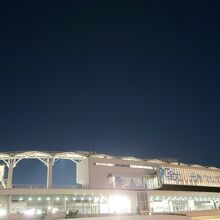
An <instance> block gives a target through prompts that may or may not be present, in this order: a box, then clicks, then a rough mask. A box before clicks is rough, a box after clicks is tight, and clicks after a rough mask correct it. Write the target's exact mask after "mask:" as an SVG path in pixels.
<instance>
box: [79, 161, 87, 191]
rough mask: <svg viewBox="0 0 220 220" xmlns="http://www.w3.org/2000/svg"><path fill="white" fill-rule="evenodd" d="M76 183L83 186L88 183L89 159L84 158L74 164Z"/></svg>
mask: <svg viewBox="0 0 220 220" xmlns="http://www.w3.org/2000/svg"><path fill="white" fill-rule="evenodd" d="M76 183H78V184H82V185H83V186H84V187H88V185H89V159H88V158H86V159H84V160H82V161H80V162H79V163H77V164H76Z"/></svg>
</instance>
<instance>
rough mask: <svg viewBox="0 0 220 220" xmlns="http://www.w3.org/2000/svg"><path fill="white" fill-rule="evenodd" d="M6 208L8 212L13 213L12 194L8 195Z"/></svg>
mask: <svg viewBox="0 0 220 220" xmlns="http://www.w3.org/2000/svg"><path fill="white" fill-rule="evenodd" d="M6 201H7V202H6V209H7V214H8V215H9V214H10V213H11V196H10V195H9V196H7V200H6Z"/></svg>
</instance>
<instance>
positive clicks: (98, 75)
mask: <svg viewBox="0 0 220 220" xmlns="http://www.w3.org/2000/svg"><path fill="white" fill-rule="evenodd" d="M219 9H220V6H219V4H218V1H164V0H161V1H156V0H154V1H144V0H143V1H141V0H133V1H129V0H127V1H123V0H120V1H119V0H117V1H114V0H111V1H103V0H102V1H93V0H88V1H83V0H78V1H58V0H53V1H47V0H46V1H3V2H2V3H1V6H0V27H1V29H0V31H1V34H0V45H1V47H0V48H1V50H0V74H1V78H0V103H1V105H0V149H1V151H20V150H46V151H50V150H59V151H71V150H88V151H96V152H98V153H106V154H113V155H125V156H136V157H140V158H160V157H179V158H180V160H181V161H183V162H186V163H200V164H203V165H211V166H217V167H220V162H219V154H220V147H219V146H220V74H219V72H220V52H219V51H220V27H219V24H220V23H219V22H220V13H219ZM29 164H30V165H28V161H23V162H20V167H19V166H18V167H16V169H15V181H17V182H18V183H21V182H22V180H23V179H25V178H24V176H25V177H26V182H28V181H30V179H31V180H33V179H34V178H36V179H38V180H39V178H37V177H38V175H39V174H40V173H42V172H44V173H45V172H46V168H45V167H44V165H43V164H41V162H36V161H33V162H32V163H29ZM71 165H72V164H71V162H70V161H69V162H68V161H66V162H64V161H60V162H59V163H58V164H56V170H57V171H56V174H55V175H58V174H59V170H63V169H62V168H63V167H65V169H67V170H68V169H69V170H71V169H73V168H72V166H71ZM22 167H25V169H24V168H23V169H21V168H22ZM24 170H25V172H24ZM33 170H34V172H33ZM62 175H64V174H62ZM73 175H74V174H73ZM27 176H28V178H27ZM32 176H33V177H32ZM54 178H55V179H57V183H58V182H59V181H58V180H60V179H61V178H60V177H59V178H58V177H54ZM68 178H69V180H68V181H67V182H68V184H69V183H71V181H72V179H71V178H74V177H69V176H68ZM40 181H41V180H40Z"/></svg>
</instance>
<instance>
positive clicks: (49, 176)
mask: <svg viewBox="0 0 220 220" xmlns="http://www.w3.org/2000/svg"><path fill="white" fill-rule="evenodd" d="M53 164H54V162H53V160H52V159H48V161H47V188H48V189H49V188H51V187H52V178H53Z"/></svg>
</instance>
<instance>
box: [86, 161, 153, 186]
mask: <svg viewBox="0 0 220 220" xmlns="http://www.w3.org/2000/svg"><path fill="white" fill-rule="evenodd" d="M88 163H89V168H88V170H89V185H88V186H89V188H92V189H110V188H112V187H113V186H112V182H110V178H109V177H110V176H111V175H122V176H144V175H147V173H148V172H149V171H147V170H145V169H139V168H130V167H123V166H120V165H140V166H143V165H146V163H144V161H129V160H121V159H106V158H92V157H90V158H88ZM96 163H102V164H103V165H96ZM104 164H117V166H105V165H104Z"/></svg>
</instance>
